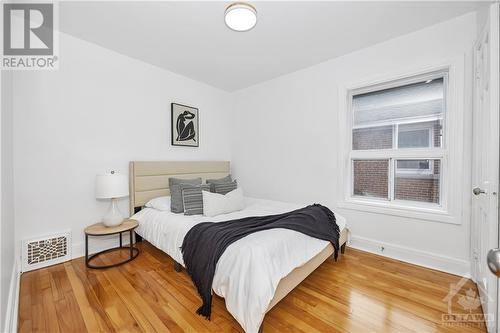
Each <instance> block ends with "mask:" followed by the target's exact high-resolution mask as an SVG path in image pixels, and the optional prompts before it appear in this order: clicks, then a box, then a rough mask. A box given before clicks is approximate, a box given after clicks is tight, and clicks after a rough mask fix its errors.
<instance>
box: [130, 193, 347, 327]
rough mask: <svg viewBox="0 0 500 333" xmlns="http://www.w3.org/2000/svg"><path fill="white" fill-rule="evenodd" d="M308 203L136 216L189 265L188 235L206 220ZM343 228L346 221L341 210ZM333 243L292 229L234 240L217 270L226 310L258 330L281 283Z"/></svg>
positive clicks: (144, 231) (249, 203)
mask: <svg viewBox="0 0 500 333" xmlns="http://www.w3.org/2000/svg"><path fill="white" fill-rule="evenodd" d="M301 207H304V205H296V204H289V203H283V202H277V201H270V200H263V199H254V198H245V209H243V210H241V211H238V212H233V213H229V214H223V215H218V216H215V217H205V216H201V215H195V216H185V215H183V214H175V213H171V212H169V211H159V210H156V209H153V208H145V209H143V210H141V211H140V212H138V213H137V214H135V215H134V216H133V217H131V218H133V219H135V220H137V221H139V227H138V228H137V229H136V232H137V233H138V234H139V235H140V236H142V237H144V239H146V240H148V241H149V242H150V243H151V244H153V245H154V246H156V247H157V248H159V249H160V250H162V251H164V252H166V253H167V254H168V255H169V256H171V257H172V258H173V259H174V260H175V261H177V262H178V263H180V264H182V265H183V266H184V261H183V259H182V253H181V250H180V247H181V245H182V241H183V239H184V236H185V235H186V233H187V232H188V231H189V229H191V228H192V227H193V226H194V225H196V224H198V223H200V222H222V221H228V220H234V219H239V218H243V217H248V216H262V215H272V214H279V213H284V212H288V211H291V210H294V209H298V208H301ZM335 216H336V218H337V224H338V225H339V228H340V230H342V229H343V228H345V219H344V218H343V217H341V216H340V215H338V214H335ZM327 245H328V242H327V241H323V240H319V239H316V238H313V237H310V236H307V235H304V234H302V233H299V232H296V231H293V230H287V229H272V230H265V231H260V232H256V233H254V234H251V235H249V236H246V237H244V238H242V239H240V240H238V241H236V242H234V243H233V244H231V245H230V246H229V247H228V248H227V249H226V251H225V252H224V254H223V255H222V256H221V257H220V259H219V262H218V263H217V268H216V270H215V276H214V281H213V285H212V289H213V291H214V292H215V293H216V294H217V295H219V296H221V297H224V298H225V301H226V308H227V310H228V311H229V312H230V313H231V314H232V315H233V317H234V318H235V319H236V320H237V321H238V323H239V324H240V325H241V327H243V329H244V330H245V332H248V333H257V332H258V330H259V327H260V325H261V324H262V321H263V319H264V315H265V313H266V310H267V308H268V306H269V303H270V302H271V300H272V298H273V297H274V293H275V291H276V288H277V286H278V283H279V282H280V280H281V279H282V278H284V277H285V276H287V275H288V274H289V273H290V272H291V271H292V270H294V269H295V268H297V267H300V266H302V265H303V264H305V263H306V262H307V261H309V260H310V259H311V258H312V257H314V256H315V255H317V254H318V253H319V252H321V251H322V250H323V249H325V247H326V246H327Z"/></svg>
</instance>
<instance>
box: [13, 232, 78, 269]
mask: <svg viewBox="0 0 500 333" xmlns="http://www.w3.org/2000/svg"><path fill="white" fill-rule="evenodd" d="M70 259H71V233H69V232H66V233H61V234H55V235H49V236H45V237H39V238H32V239H26V240H24V241H23V272H27V271H31V270H34V269H38V268H42V267H47V266H51V265H55V264H58V263H61V262H64V261H68V260H70Z"/></svg>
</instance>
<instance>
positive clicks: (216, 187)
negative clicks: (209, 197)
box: [213, 180, 238, 194]
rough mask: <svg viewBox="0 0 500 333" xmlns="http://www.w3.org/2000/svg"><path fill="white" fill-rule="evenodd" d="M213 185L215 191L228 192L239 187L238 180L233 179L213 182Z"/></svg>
mask: <svg viewBox="0 0 500 333" xmlns="http://www.w3.org/2000/svg"><path fill="white" fill-rule="evenodd" d="M213 187H214V192H215V193H219V194H226V193H229V192H231V191H232V190H236V188H238V183H237V182H236V180H233V181H232V182H230V183H224V184H213Z"/></svg>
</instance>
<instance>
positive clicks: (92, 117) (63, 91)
mask: <svg viewBox="0 0 500 333" xmlns="http://www.w3.org/2000/svg"><path fill="white" fill-rule="evenodd" d="M171 102H178V103H182V104H186V105H192V106H195V107H198V108H199V110H200V147H199V148H186V147H172V146H171V145H170V103H171ZM14 104H15V111H16V112H15V115H14V151H15V156H14V177H15V184H16V186H15V203H16V205H15V211H16V238H17V239H18V240H21V239H24V238H28V237H32V236H39V235H45V234H51V233H55V232H60V231H65V230H71V232H72V236H73V244H74V247H73V249H74V253H73V256H74V257H76V256H81V255H83V241H84V236H83V229H84V228H85V226H87V225H89V224H92V223H96V222H98V221H99V220H100V218H101V216H102V215H103V214H104V213H105V211H106V209H107V208H108V205H109V203H108V202H98V201H96V199H95V197H94V180H95V175H96V174H97V173H103V172H106V171H109V170H112V169H114V170H118V171H120V172H123V173H128V162H129V161H131V160H230V157H231V156H230V142H229V137H228V132H227V131H228V128H229V126H230V124H231V118H230V112H231V98H230V95H229V94H228V93H226V92H223V91H221V90H217V89H215V88H212V87H210V86H207V85H204V84H201V83H199V82H196V81H193V80H190V79H187V78H185V77H182V76H179V75H176V74H173V73H171V72H168V71H165V70H162V69H160V68H158V67H155V66H152V65H149V64H146V63H143V62H140V61H138V60H135V59H132V58H129V57H126V56H123V55H120V54H118V53H115V52H112V51H110V50H107V49H104V48H102V47H99V46H97V45H95V44H91V43H88V42H85V41H82V40H80V39H76V38H74V37H71V36H68V35H65V34H61V35H60V67H59V70H57V71H51V72H41V71H38V72H33V71H29V72H28V71H25V72H16V73H15V76H14ZM120 204H121V209H122V212H123V213H128V200H127V199H125V200H122V202H121V203H120ZM115 243H116V241H115ZM94 244H96V243H94ZM104 246H109V243H108V244H103V243H101V246H99V247H104ZM94 248H95V246H92V244H91V251H92V250H93V249H94Z"/></svg>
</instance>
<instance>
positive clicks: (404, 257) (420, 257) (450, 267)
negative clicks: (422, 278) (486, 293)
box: [349, 236, 471, 278]
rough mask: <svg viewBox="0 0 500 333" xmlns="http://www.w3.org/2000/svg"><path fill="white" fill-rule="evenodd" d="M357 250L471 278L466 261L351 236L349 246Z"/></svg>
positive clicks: (469, 268)
mask: <svg viewBox="0 0 500 333" xmlns="http://www.w3.org/2000/svg"><path fill="white" fill-rule="evenodd" d="M349 246H350V247H353V248H355V249H358V250H363V251H366V252H371V253H375V254H378V255H382V256H385V257H389V258H392V259H397V260H401V261H404V262H408V263H411V264H415V265H419V266H423V267H427V268H432V269H435V270H438V271H442V272H446V273H451V274H455V275H459V276H464V277H467V278H470V277H471V266H470V262H469V261H466V260H461V259H456V258H451V257H447V256H442V255H439V254H435V253H431V252H427V251H422V250H417V249H413V248H409V247H405V246H401V245H396V244H390V243H385V242H380V241H377V240H374V239H369V238H365V237H359V236H351V241H350V244H349Z"/></svg>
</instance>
